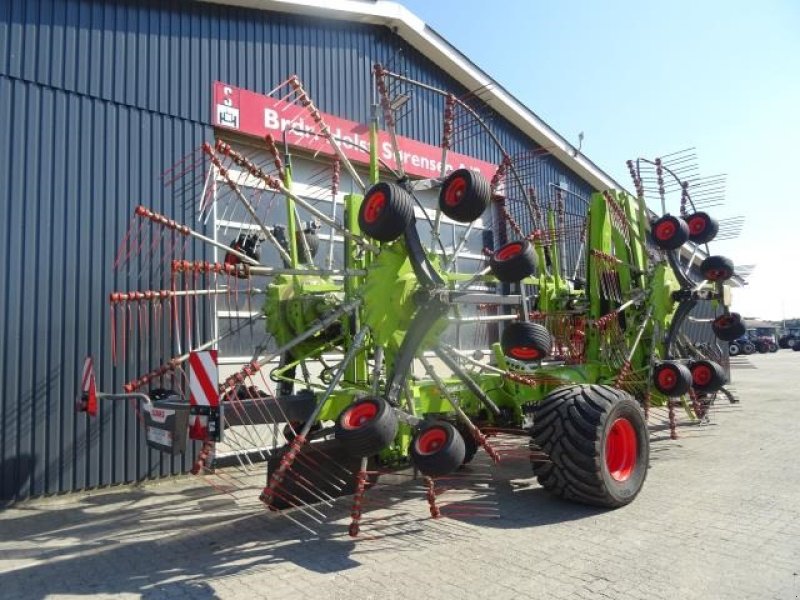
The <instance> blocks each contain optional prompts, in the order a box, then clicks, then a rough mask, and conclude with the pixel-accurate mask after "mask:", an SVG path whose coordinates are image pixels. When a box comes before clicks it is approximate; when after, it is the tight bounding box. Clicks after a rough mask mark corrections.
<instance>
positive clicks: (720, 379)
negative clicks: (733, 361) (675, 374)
mask: <svg viewBox="0 0 800 600" xmlns="http://www.w3.org/2000/svg"><path fill="white" fill-rule="evenodd" d="M689 371H690V372H691V374H692V387H693V388H694V389H695V390H696V391H698V392H703V393H709V394H710V393H713V392H716V391H718V390H719V389H720V388H721V387H722V386H723V385H725V384H726V383H727V382H728V378H727V377H726V376H725V371H724V370H723V368H722V367H721V366H720V365H719V364H718V363H715V362H714V361H713V360H694V361H692V362H691V363H689Z"/></svg>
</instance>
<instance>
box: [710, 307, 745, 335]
mask: <svg viewBox="0 0 800 600" xmlns="http://www.w3.org/2000/svg"><path fill="white" fill-rule="evenodd" d="M711 329H712V330H713V331H714V335H715V336H717V337H718V338H719V339H721V340H722V341H723V342H732V341H734V340H738V339H739V338H740V337H742V336H743V335H744V334H745V333H747V328H746V327H745V325H744V322H743V321H742V316H741V315H740V314H739V313H728V314H727V315H720V316H719V317H717V318H716V319H714V320H713V321H712V322H711Z"/></svg>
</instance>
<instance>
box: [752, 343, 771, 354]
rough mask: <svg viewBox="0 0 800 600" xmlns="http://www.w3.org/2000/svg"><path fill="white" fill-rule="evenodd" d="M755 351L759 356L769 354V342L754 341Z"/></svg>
mask: <svg viewBox="0 0 800 600" xmlns="http://www.w3.org/2000/svg"><path fill="white" fill-rule="evenodd" d="M755 346H756V351H757V352H758V353H759V354H766V353H767V352H769V342H765V341H764V340H756V342H755Z"/></svg>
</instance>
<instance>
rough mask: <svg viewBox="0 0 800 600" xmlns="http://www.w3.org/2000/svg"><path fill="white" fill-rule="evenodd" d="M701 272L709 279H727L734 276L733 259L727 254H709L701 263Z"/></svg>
mask: <svg viewBox="0 0 800 600" xmlns="http://www.w3.org/2000/svg"><path fill="white" fill-rule="evenodd" d="M700 273H702V274H703V277H704V278H705V279H707V280H708V281H727V280H728V279H730V278H731V277H733V261H732V260H731V259H730V258H727V257H725V256H709V257H707V258H706V259H705V260H703V262H702V263H701V264H700Z"/></svg>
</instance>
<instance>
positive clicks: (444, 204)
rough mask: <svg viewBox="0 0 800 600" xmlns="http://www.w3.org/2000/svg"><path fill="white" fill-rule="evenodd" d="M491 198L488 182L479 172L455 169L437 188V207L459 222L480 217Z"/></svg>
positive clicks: (470, 220) (468, 221)
mask: <svg viewBox="0 0 800 600" xmlns="http://www.w3.org/2000/svg"><path fill="white" fill-rule="evenodd" d="M490 199H491V189H490V187H489V182H488V181H486V178H485V177H483V176H482V175H481V174H480V173H475V172H474V171H470V170H469V169H457V170H455V171H453V172H452V173H450V175H449V176H448V177H447V179H445V180H444V183H442V189H441V190H439V208H440V209H441V211H442V212H443V213H444V214H445V215H447V216H448V217H450V218H451V219H453V220H454V221H458V222H459V223H470V222H472V221H474V220H475V219H477V218H478V217H480V216H481V215H482V214H483V211H485V210H486V207H487V206H489V200H490Z"/></svg>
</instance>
